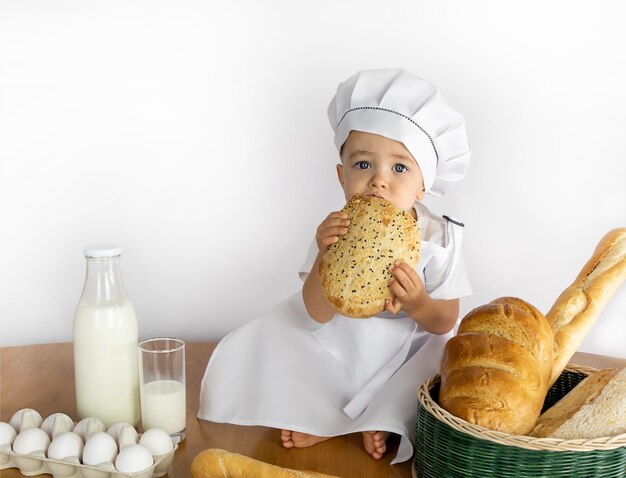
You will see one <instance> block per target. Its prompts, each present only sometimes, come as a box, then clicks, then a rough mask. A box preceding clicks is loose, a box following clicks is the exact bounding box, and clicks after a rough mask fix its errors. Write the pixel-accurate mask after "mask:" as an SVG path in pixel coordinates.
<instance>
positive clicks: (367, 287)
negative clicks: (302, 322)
mask: <svg viewBox="0 0 626 478" xmlns="http://www.w3.org/2000/svg"><path fill="white" fill-rule="evenodd" d="M343 211H344V212H346V213H347V214H348V217H349V219H350V226H349V227H348V232H347V233H346V234H345V235H344V236H341V237H340V239H339V241H338V242H336V243H335V244H332V245H331V246H330V247H329V248H328V250H327V251H326V253H325V254H324V256H323V258H322V261H321V262H320V276H321V282H322V288H323V289H324V293H325V295H326V298H327V299H328V301H329V302H330V304H331V305H332V306H333V308H334V309H335V310H337V312H339V313H340V314H342V315H345V316H347V317H355V318H367V317H371V316H373V315H375V314H378V313H379V312H382V311H383V310H385V299H388V298H391V292H390V290H389V280H390V279H391V273H390V272H389V268H390V266H391V265H392V264H394V263H395V262H396V261H397V260H399V259H402V260H404V261H405V262H406V263H407V264H409V265H410V266H411V267H415V266H416V265H417V261H418V259H419V252H420V232H419V229H418V227H417V223H416V221H415V219H414V218H413V217H412V216H411V214H409V213H408V212H406V211H403V210H402V209H400V208H398V207H396V206H395V205H394V204H392V203H391V202H389V201H386V200H385V199H380V198H376V197H371V196H359V195H355V196H354V197H353V198H352V199H350V201H348V203H347V204H346V206H345V207H344V208H343Z"/></svg>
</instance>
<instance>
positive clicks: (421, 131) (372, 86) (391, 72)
mask: <svg viewBox="0 0 626 478" xmlns="http://www.w3.org/2000/svg"><path fill="white" fill-rule="evenodd" d="M328 118H329V119H330V124H331V126H332V128H333V131H334V132H335V146H336V147H337V149H338V150H341V146H342V145H343V143H344V142H345V141H346V139H347V138H348V134H350V131H353V130H356V131H362V132H365V133H373V134H378V135H381V136H385V137H387V138H389V139H393V140H395V141H400V142H401V143H403V144H404V146H405V147H406V148H407V149H408V150H409V152H410V153H411V154H412V155H413V157H414V158H415V160H416V161H417V163H418V165H419V167H420V170H421V171H422V175H423V177H424V188H425V190H426V192H428V193H430V194H431V195H433V196H442V195H443V194H444V193H445V192H446V191H447V190H448V188H449V186H450V185H452V184H454V183H456V182H457V181H460V180H461V179H463V177H464V176H465V173H466V171H467V166H468V164H469V159H470V147H469V143H468V141H467V134H466V132H465V120H464V118H463V116H462V115H461V114H460V113H459V112H458V111H456V110H454V109H452V108H451V107H450V106H449V105H448V104H447V103H446V102H445V101H444V100H443V98H442V97H441V95H440V94H439V92H438V91H437V88H436V87H435V86H434V85H432V84H431V83H429V82H428V81H426V80H423V79H422V78H419V77H417V76H415V75H413V74H412V73H409V72H408V71H404V70H402V69H399V68H388V69H383V70H364V71H360V72H358V73H356V74H354V75H352V76H351V77H350V78H348V79H347V80H346V81H344V82H343V83H340V84H339V86H338V87H337V93H336V94H335V96H334V98H333V99H332V101H331V102H330V105H329V106H328Z"/></svg>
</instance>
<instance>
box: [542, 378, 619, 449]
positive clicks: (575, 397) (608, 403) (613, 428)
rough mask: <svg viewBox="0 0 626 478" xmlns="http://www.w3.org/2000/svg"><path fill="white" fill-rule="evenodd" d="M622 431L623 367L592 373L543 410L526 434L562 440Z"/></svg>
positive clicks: (595, 436) (612, 434)
mask: <svg viewBox="0 0 626 478" xmlns="http://www.w3.org/2000/svg"><path fill="white" fill-rule="evenodd" d="M622 433H626V368H625V369H622V371H621V372H619V373H618V370H617V369H606V370H601V371H599V372H596V373H594V374H592V375H590V376H589V377H587V378H586V379H585V380H583V381H582V382H580V383H579V384H578V385H577V386H576V387H575V388H574V389H573V390H571V391H570V392H569V393H568V394H567V395H565V396H564V397H563V398H562V399H561V400H559V401H558V402H557V403H556V404H555V405H553V406H552V407H551V408H549V409H548V410H546V411H545V412H544V413H543V414H541V416H540V417H539V420H538V422H537V425H536V426H535V428H534V429H533V430H532V431H531V433H530V435H531V436H534V437H552V438H563V439H568V440H569V439H576V438H587V439H590V438H600V437H607V436H615V435H620V434H622Z"/></svg>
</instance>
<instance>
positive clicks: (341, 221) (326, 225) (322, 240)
mask: <svg viewBox="0 0 626 478" xmlns="http://www.w3.org/2000/svg"><path fill="white" fill-rule="evenodd" d="M349 224H350V220H349V219H348V215H347V214H346V213H345V212H342V211H336V212H331V213H330V214H329V215H328V217H327V218H326V219H324V221H323V222H322V223H321V224H320V225H319V227H318V228H317V233H316V234H315V240H316V241H317V247H318V249H319V253H318V254H317V258H316V259H315V263H314V264H313V267H312V268H311V272H310V273H309V275H308V276H307V278H306V280H305V281H304V286H303V287H302V298H303V299H304V305H305V307H306V310H307V312H308V313H309V315H310V316H311V318H312V319H313V320H315V321H317V322H319V323H322V324H323V323H325V322H328V321H329V320H330V319H332V318H333V316H334V315H335V309H333V307H332V306H331V305H330V302H328V299H326V296H325V295H324V290H323V289H322V281H321V279H320V274H319V267H320V261H321V260H322V256H323V255H324V253H325V252H326V249H328V246H330V245H331V244H334V243H335V242H337V241H338V240H339V236H343V235H344V234H346V233H347V232H348V225H349Z"/></svg>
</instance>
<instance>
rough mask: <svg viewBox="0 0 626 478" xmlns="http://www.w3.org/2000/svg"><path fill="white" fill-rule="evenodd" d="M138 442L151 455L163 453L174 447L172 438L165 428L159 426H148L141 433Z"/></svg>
mask: <svg viewBox="0 0 626 478" xmlns="http://www.w3.org/2000/svg"><path fill="white" fill-rule="evenodd" d="M139 444H140V445H143V446H145V447H146V448H147V449H148V450H150V453H152V455H153V456H158V455H165V454H166V453H167V452H168V451H170V450H171V449H172V448H174V443H172V439H171V438H170V436H169V435H168V434H167V432H166V431H165V430H162V429H160V428H150V429H149V430H146V432H145V433H144V434H143V435H141V438H139Z"/></svg>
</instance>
